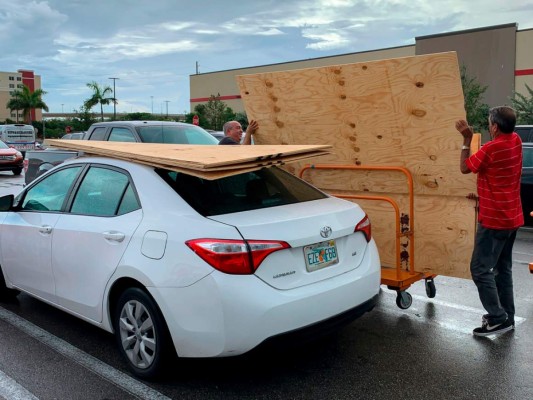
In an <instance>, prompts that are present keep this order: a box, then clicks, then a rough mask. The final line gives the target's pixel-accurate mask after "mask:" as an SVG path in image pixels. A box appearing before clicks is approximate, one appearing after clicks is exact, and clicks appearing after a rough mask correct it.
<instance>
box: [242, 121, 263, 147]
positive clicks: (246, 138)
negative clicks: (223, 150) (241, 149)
mask: <svg viewBox="0 0 533 400" xmlns="http://www.w3.org/2000/svg"><path fill="white" fill-rule="evenodd" d="M258 128H259V124H258V123H257V121H254V120H251V121H250V124H249V125H248V128H247V129H246V134H245V135H244V139H243V140H242V144H252V135H253V134H254V133H255V132H256V131H257V129H258Z"/></svg>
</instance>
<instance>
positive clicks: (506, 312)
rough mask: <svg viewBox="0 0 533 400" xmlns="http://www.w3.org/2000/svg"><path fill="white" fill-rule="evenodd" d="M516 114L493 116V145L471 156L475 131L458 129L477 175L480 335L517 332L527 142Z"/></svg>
mask: <svg viewBox="0 0 533 400" xmlns="http://www.w3.org/2000/svg"><path fill="white" fill-rule="evenodd" d="M515 124H516V113H515V111H514V110H513V109H512V108H510V107H505V106H502V107H494V108H492V109H491V110H490V112H489V132H490V136H491V140H490V141H489V142H487V143H485V144H484V145H483V146H482V147H481V149H480V150H479V151H478V152H477V153H474V154H472V155H470V144H471V142H472V136H473V134H474V131H473V130H472V128H471V127H470V126H469V125H468V123H467V122H466V121H464V120H460V121H457V122H456V124H455V127H456V129H457V130H458V131H459V132H460V133H461V135H462V136H463V147H462V149H461V161H460V169H461V172H462V173H463V174H468V173H470V172H473V173H475V174H478V176H477V192H478V197H479V213H478V227H477V232H476V239H475V243H474V252H473V254H472V260H471V262H470V272H471V273H472V279H473V280H474V283H475V284H476V286H477V289H478V292H479V298H480V300H481V304H483V307H484V308H485V310H486V311H487V314H485V315H483V317H482V324H481V327H479V328H476V329H474V331H473V334H474V335H476V336H487V335H491V334H495V333H503V332H507V331H509V330H511V329H513V328H514V314H515V307H514V295H513V275H512V266H513V261H512V251H513V244H514V241H515V238H516V232H517V230H518V228H519V227H520V226H522V225H523V224H524V215H523V213H522V204H521V202H520V176H521V173H522V141H521V140H520V137H519V136H518V135H517V134H516V133H515V132H514V128H515Z"/></svg>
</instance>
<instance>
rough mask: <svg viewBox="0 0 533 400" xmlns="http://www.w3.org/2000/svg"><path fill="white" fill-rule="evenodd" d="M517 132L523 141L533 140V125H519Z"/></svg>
mask: <svg viewBox="0 0 533 400" xmlns="http://www.w3.org/2000/svg"><path fill="white" fill-rule="evenodd" d="M515 132H516V133H518V136H520V139H522V142H525V143H528V142H533V126H517V127H516V128H515Z"/></svg>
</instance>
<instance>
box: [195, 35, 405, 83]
mask: <svg viewBox="0 0 533 400" xmlns="http://www.w3.org/2000/svg"><path fill="white" fill-rule="evenodd" d="M413 46H415V44H414V43H413V44H408V45H404V46H394V47H385V48H382V49H374V50H366V51H357V52H353V53H343V54H335V55H332V56H324V57H315V58H305V59H303V60H293V61H285V62H279V63H273V64H263V65H254V66H253V67H241V68H230V69H222V70H219V71H211V72H201V73H199V74H191V75H189V76H197V75H209V74H219V73H221V72H230V71H237V70H243V69H252V68H261V67H271V66H273V65H282V64H293V63H299V62H304V61H313V60H323V59H326V58H334V57H343V56H351V55H355V54H363V53H374V52H376V51H387V50H394V49H402V48H407V47H413Z"/></svg>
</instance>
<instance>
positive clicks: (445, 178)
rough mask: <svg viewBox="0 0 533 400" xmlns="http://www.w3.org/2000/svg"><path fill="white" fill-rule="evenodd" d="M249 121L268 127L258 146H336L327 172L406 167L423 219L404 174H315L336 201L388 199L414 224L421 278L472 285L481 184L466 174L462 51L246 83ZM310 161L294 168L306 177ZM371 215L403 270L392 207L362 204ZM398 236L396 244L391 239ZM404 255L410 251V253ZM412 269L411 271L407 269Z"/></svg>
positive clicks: (387, 256)
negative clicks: (474, 196) (344, 197)
mask: <svg viewBox="0 0 533 400" xmlns="http://www.w3.org/2000/svg"><path fill="white" fill-rule="evenodd" d="M237 83H238V85H239V88H240V91H241V96H242V99H243V102H244V105H245V108H246V113H247V116H248V119H249V120H250V119H254V120H257V121H258V122H259V130H258V132H257V134H255V135H254V140H255V143H258V144H269V145H273V144H329V145H332V146H333V152H332V153H331V154H330V155H328V156H325V157H322V158H321V159H320V160H319V162H320V163H321V164H329V165H331V164H335V165H337V164H338V165H354V166H360V167H365V166H388V167H404V168H406V169H407V170H408V171H409V172H410V173H411V175H412V176H413V193H414V205H415V206H414V210H415V211H414V213H413V214H414V215H409V214H410V210H409V201H408V199H409V196H408V193H409V191H408V185H407V180H406V178H405V176H403V174H401V173H398V172H397V171H330V170H326V171H324V170H317V169H313V170H308V171H306V172H305V174H304V175H303V177H304V179H306V180H308V181H310V182H311V183H313V184H314V185H316V186H318V187H319V188H321V189H323V190H325V191H327V192H330V193H339V192H341V193H344V194H348V195H350V194H351V195H354V194H355V195H357V194H364V195H374V196H377V195H379V196H388V197H391V198H393V199H394V200H395V201H397V203H398V204H399V207H400V210H401V214H402V215H403V216H404V217H407V220H410V221H414V224H412V223H411V224H408V226H407V227H404V228H405V229H407V230H410V231H411V232H412V236H411V238H405V237H403V238H402V246H403V247H405V248H407V249H409V246H407V243H408V242H409V241H410V240H414V254H408V255H407V257H406V259H408V258H411V261H410V262H414V266H415V269H416V270H417V271H424V272H426V273H428V274H437V275H447V276H456V277H463V278H469V277H470V273H469V261H470V256H471V252H472V248H473V242H474V235H475V227H476V210H475V205H476V204H475V201H474V200H469V199H467V196H468V195H469V194H470V193H475V192H476V182H475V176H474V175H472V174H469V175H463V174H461V173H460V171H459V157H460V152H461V145H462V137H461V136H460V134H459V133H458V132H457V131H456V130H455V127H454V125H455V121H457V120H458V119H465V111H464V106H463V104H464V99H463V93H462V88H461V80H460V73H459V67H458V63H457V56H456V54H455V52H449V53H439V54H430V55H424V56H415V57H405V58H397V59H387V60H381V61H373V62H364V63H355V64H343V65H335V66H328V67H320V68H309V69H302V70H292V71H282V72H271V73H262V74H253V75H241V76H238V77H237ZM304 165H305V163H304V162H301V163H293V164H290V165H288V166H287V169H288V170H290V171H291V172H293V173H295V174H298V173H299V171H300V170H301V169H302V167H303V166H304ZM357 202H358V203H360V204H363V205H364V208H365V211H367V213H368V214H369V216H370V218H371V220H372V225H373V230H374V232H375V238H376V241H377V243H378V247H379V250H380V255H381V257H382V264H383V265H385V266H391V267H394V266H395V260H396V250H395V245H394V244H395V235H394V232H395V217H394V213H393V212H392V207H391V206H390V205H389V204H388V203H385V202H376V201H372V202H370V201H359V200H357ZM391 234H392V236H391ZM403 247H402V248H403ZM405 264H406V265H405V266H404V267H407V264H408V263H405Z"/></svg>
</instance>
